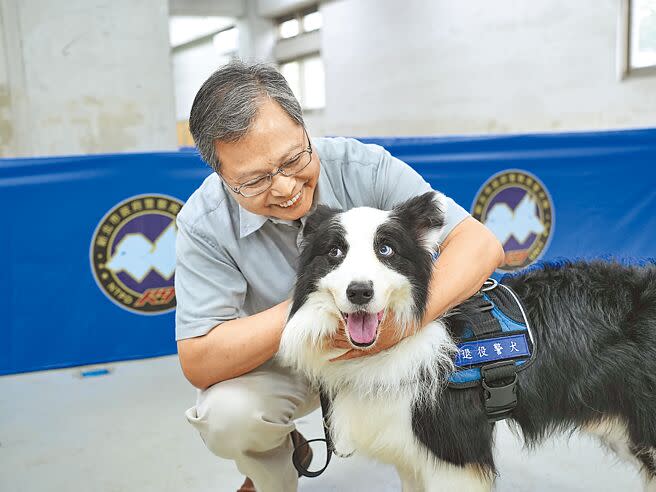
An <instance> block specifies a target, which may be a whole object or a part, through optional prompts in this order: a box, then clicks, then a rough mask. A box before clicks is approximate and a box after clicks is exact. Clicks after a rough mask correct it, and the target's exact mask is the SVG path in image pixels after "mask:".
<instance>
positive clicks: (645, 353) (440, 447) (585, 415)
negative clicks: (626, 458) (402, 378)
mask: <svg viewBox="0 0 656 492" xmlns="http://www.w3.org/2000/svg"><path fill="white" fill-rule="evenodd" d="M502 283H504V284H506V285H508V286H509V287H510V288H512V289H513V290H514V291H515V293H516V294H517V295H518V297H519V298H520V299H521V301H522V303H523V304H524V306H525V308H526V310H527V316H528V318H529V319H530V322H531V326H532V329H533V334H534V337H536V345H537V347H538V351H537V354H536V356H535V360H534V362H533V363H532V364H531V365H530V366H529V367H527V368H526V370H524V371H521V372H520V373H519V381H518V388H517V398H518V404H517V407H516V408H515V410H514V412H513V414H512V422H514V423H515V424H517V426H518V427H519V428H520V429H521V431H522V434H523V436H524V439H525V441H526V443H527V444H528V445H529V446H531V445H534V444H536V443H538V442H539V441H540V440H541V439H543V438H545V437H547V436H548V435H549V434H551V433H552V432H554V431H570V430H572V429H585V428H586V426H589V425H595V424H596V423H598V422H599V421H601V420H604V419H614V418H616V419H618V420H619V421H620V422H622V423H625V424H626V427H627V431H628V438H629V442H628V443H627V445H628V447H629V450H630V452H631V453H633V454H634V456H635V457H636V458H637V459H638V460H639V461H640V462H641V463H642V465H643V469H644V472H645V473H647V474H650V475H651V476H656V462H655V461H654V458H655V457H654V456H653V454H652V453H650V451H649V450H653V449H655V448H656V265H655V264H653V263H650V264H646V265H642V266H628V265H623V264H620V263H612V262H604V261H593V262H586V261H562V262H556V263H544V264H542V265H540V266H539V267H537V268H532V269H530V270H529V271H526V272H524V273H519V274H516V275H511V276H506V277H504V278H503V279H502ZM447 320H448V318H447ZM454 335H455V336H458V333H454ZM429 401H430V404H428V405H422V406H419V405H416V406H415V407H414V410H413V428H414V430H415V433H416V435H417V437H418V438H419V439H420V440H421V442H422V443H423V444H424V445H426V446H427V447H428V448H429V449H430V450H431V451H432V452H433V453H435V455H436V456H438V457H439V458H440V459H442V460H444V461H447V462H450V463H454V464H458V465H461V466H462V465H467V464H471V465H475V466H477V467H479V468H480V469H481V471H484V472H486V473H492V472H494V471H495V467H494V460H493V457H492V446H493V433H492V430H493V429H492V425H490V424H489V423H488V421H487V417H486V415H485V411H484V407H483V405H482V403H481V393H480V389H478V388H471V389H447V390H446V391H443V392H442V393H441V394H440V395H436V398H434V399H432V400H429Z"/></svg>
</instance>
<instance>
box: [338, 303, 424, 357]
mask: <svg viewBox="0 0 656 492" xmlns="http://www.w3.org/2000/svg"><path fill="white" fill-rule="evenodd" d="M416 332H417V327H416V326H414V327H413V326H410V327H408V328H406V330H405V332H404V333H401V330H399V328H398V327H397V325H396V320H395V316H394V314H393V313H387V314H386V315H385V317H384V318H383V319H382V321H381V322H380V326H379V327H378V339H377V340H376V343H375V344H374V345H373V346H372V347H369V348H364V349H357V348H354V347H353V345H352V344H351V342H349V339H348V334H347V333H346V327H345V326H344V325H343V324H342V325H341V326H340V329H339V331H338V332H337V335H335V337H334V338H333V339H332V341H331V346H333V347H335V348H340V349H350V350H348V352H346V353H344V354H342V355H340V356H339V357H335V358H334V359H331V362H334V361H338V360H348V359H355V358H356V357H362V356H366V355H373V354H377V353H378V352H381V351H383V350H386V349H388V348H390V347H392V346H394V345H396V344H397V343H399V342H400V341H401V340H403V339H404V338H405V337H407V336H409V335H414V334H415V333H416Z"/></svg>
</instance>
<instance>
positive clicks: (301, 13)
mask: <svg viewBox="0 0 656 492" xmlns="http://www.w3.org/2000/svg"><path fill="white" fill-rule="evenodd" d="M314 12H318V13H321V10H320V9H319V4H318V3H316V4H314V5H311V6H309V7H306V8H304V9H300V10H297V11H295V12H292V13H291V14H287V15H283V16H280V17H278V18H276V20H275V23H276V38H277V40H278V41H281V40H287V39H295V38H298V37H299V36H303V35H304V34H307V33H311V32H315V31H318V30H321V27H318V28H317V29H312V30H311V31H306V30H305V27H304V25H303V18H304V17H305V16H306V15H308V14H312V13H314ZM290 20H296V22H297V23H298V33H297V34H295V35H294V36H289V37H287V38H283V37H282V35H281V34H280V26H281V25H282V24H283V23H284V22H287V21H290ZM322 23H323V20H322Z"/></svg>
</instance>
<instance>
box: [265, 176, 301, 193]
mask: <svg viewBox="0 0 656 492" xmlns="http://www.w3.org/2000/svg"><path fill="white" fill-rule="evenodd" d="M272 179H273V182H272V183H271V194H272V195H273V196H278V197H291V194H292V193H293V191H294V187H295V186H296V178H295V177H294V176H283V175H282V174H278V175H276V176H274V177H273V178H272Z"/></svg>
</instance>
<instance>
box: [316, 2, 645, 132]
mask: <svg viewBox="0 0 656 492" xmlns="http://www.w3.org/2000/svg"><path fill="white" fill-rule="evenodd" d="M619 3H620V0H578V1H576V2H571V1H567V0H532V1H530V2H526V1H522V0H500V1H495V2H490V1H488V0H468V1H453V0H434V1H425V0H406V1H404V2H398V1H396V0H339V1H331V2H325V3H323V4H322V7H321V11H322V13H323V17H324V22H323V27H322V29H321V35H322V48H321V52H322V56H323V59H324V62H325V69H326V93H327V94H326V96H327V104H326V109H325V110H324V112H323V115H322V116H321V119H322V122H320V123H317V126H319V127H321V128H323V130H324V131H323V133H326V134H348V135H359V136H364V135H430V134H454V133H457V134H465V133H506V132H532V131H562V130H580V129H600V128H622V127H636V126H656V77H654V76H652V77H642V78H629V79H627V80H624V81H619V80H618V77H617V75H616V56H617V55H616V42H617V39H616V33H617V25H618V14H619ZM315 120H316V118H315Z"/></svg>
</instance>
